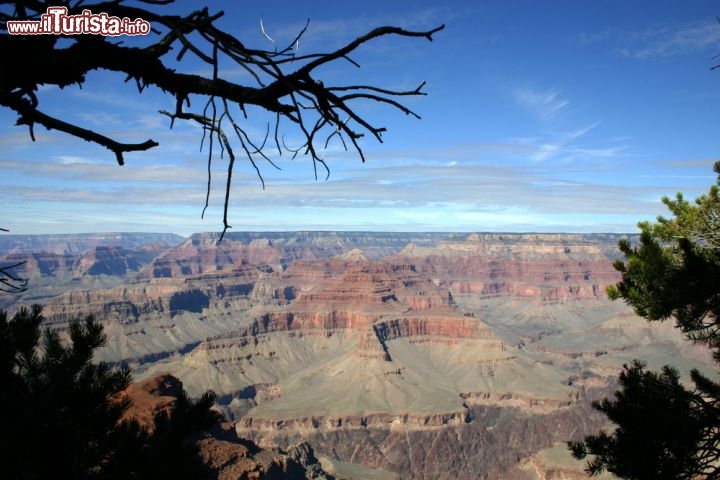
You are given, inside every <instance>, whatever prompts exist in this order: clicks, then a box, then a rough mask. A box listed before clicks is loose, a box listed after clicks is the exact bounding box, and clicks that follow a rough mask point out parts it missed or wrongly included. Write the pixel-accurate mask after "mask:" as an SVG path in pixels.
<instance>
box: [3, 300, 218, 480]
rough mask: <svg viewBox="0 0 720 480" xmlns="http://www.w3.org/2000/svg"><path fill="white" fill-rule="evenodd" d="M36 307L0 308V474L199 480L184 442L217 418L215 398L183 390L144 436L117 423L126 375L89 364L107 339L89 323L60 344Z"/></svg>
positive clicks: (125, 401)
mask: <svg viewBox="0 0 720 480" xmlns="http://www.w3.org/2000/svg"><path fill="white" fill-rule="evenodd" d="M42 322H43V317H42V313H41V308H40V307H39V306H33V307H32V308H31V309H26V308H22V309H20V310H19V311H18V312H17V313H15V315H14V316H13V317H12V318H10V319H8V315H7V313H6V312H4V311H0V425H2V435H0V472H2V476H3V478H11V479H47V478H63V479H65V478H67V479H90V478H108V479H112V478H117V479H121V478H123V479H125V478H137V479H141V478H156V479H158V478H170V475H172V478H188V479H190V478H202V477H203V475H204V474H206V468H205V466H204V465H203V464H202V463H201V462H200V461H199V458H198V455H197V450H196V448H195V446H194V443H193V442H192V438H193V435H195V434H196V433H197V432H198V431H200V430H203V429H206V428H208V427H209V426H210V425H212V423H214V422H216V421H217V420H218V415H217V414H216V413H215V412H214V411H212V410H210V407H211V406H212V404H213V402H214V400H215V395H214V393H212V392H207V393H206V394H205V395H203V397H201V398H200V399H199V400H198V401H196V402H193V401H191V400H190V399H188V398H187V395H186V394H185V392H184V391H183V392H182V393H181V395H180V396H179V398H178V400H177V402H176V403H175V405H174V406H173V408H171V409H170V410H169V411H168V412H160V413H158V414H157V415H156V417H155V425H154V427H153V429H152V430H151V431H149V430H148V429H145V428H143V427H141V426H140V425H139V424H138V423H137V422H136V421H135V420H132V419H130V420H128V419H123V414H124V413H125V412H126V410H127V409H128V408H129V406H130V405H131V399H130V398H129V397H128V396H127V395H125V394H124V393H123V391H124V390H125V389H126V387H127V386H128V385H129V384H130V382H131V380H132V377H131V373H130V370H129V368H127V367H122V368H111V367H110V366H109V365H108V364H106V363H104V362H97V363H94V362H93V354H94V352H95V351H96V350H97V349H98V348H100V347H102V346H103V345H104V344H105V342H106V336H105V334H104V333H103V328H102V325H101V324H100V323H99V322H97V321H96V320H95V319H94V318H93V317H92V316H88V317H86V318H84V319H77V320H74V321H72V322H70V325H69V328H68V330H67V336H68V340H67V341H63V339H62V338H61V335H60V334H59V333H58V332H56V331H53V330H51V329H49V328H46V329H44V330H42V329H41V324H42Z"/></svg>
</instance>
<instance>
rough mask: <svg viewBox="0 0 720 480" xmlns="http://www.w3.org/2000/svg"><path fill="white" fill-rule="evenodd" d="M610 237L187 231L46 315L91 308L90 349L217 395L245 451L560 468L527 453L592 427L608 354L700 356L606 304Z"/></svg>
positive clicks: (608, 380)
mask: <svg viewBox="0 0 720 480" xmlns="http://www.w3.org/2000/svg"><path fill="white" fill-rule="evenodd" d="M617 239H618V238H617V236H606V235H592V236H585V235H582V236H580V235H499V234H488V235H466V234H453V235H451V234H417V235H416V234H387V235H386V234H371V233H330V234H321V233H307V232H305V233H304V232H299V233H285V234H278V233H275V234H263V233H253V234H231V235H230V237H228V238H227V239H226V240H224V241H223V243H221V244H219V245H218V244H217V243H216V241H215V240H216V238H214V237H213V236H212V235H207V234H202V235H195V236H193V237H191V238H190V239H188V240H186V241H185V242H183V243H181V244H180V245H178V246H176V247H173V248H170V249H167V250H164V251H162V252H160V253H159V254H157V255H156V256H155V258H153V259H152V260H151V261H149V262H147V263H145V264H144V266H142V267H140V270H139V273H138V274H137V275H136V276H135V277H134V278H133V280H132V281H130V282H126V283H125V284H123V285H114V286H112V285H111V286H110V287H108V288H103V289H82V288H81V289H77V290H71V291H68V292H66V293H64V294H63V295H60V296H58V297H56V298H54V299H53V300H51V301H50V302H48V305H47V306H46V310H45V313H46V315H47V317H48V323H49V324H51V325H52V326H53V327H54V328H62V327H63V325H65V324H66V322H67V321H68V320H69V319H71V318H73V317H74V316H77V315H79V314H86V313H96V314H97V315H98V316H99V317H100V318H101V319H102V320H103V321H104V322H105V325H106V332H107V333H108V335H109V342H108V346H107V347H106V348H105V349H104V350H103V351H101V352H99V358H102V359H105V360H110V361H123V362H129V363H131V364H132V365H133V367H134V369H135V371H136V372H137V375H139V376H140V377H152V376H155V375H157V374H159V373H161V372H167V371H170V372H172V373H173V374H174V375H176V376H177V377H178V378H181V379H182V381H183V383H184V384H185V386H186V388H187V389H188V390H190V392H191V394H194V395H196V394H199V393H200V392H202V391H204V390H205V389H207V388H212V389H214V390H215V391H217V392H218V393H219V394H220V404H219V407H220V408H222V409H223V411H224V412H226V413H227V414H228V418H230V419H232V420H233V422H234V426H233V429H232V432H231V433H229V434H231V435H239V436H240V437H242V438H248V439H251V440H252V441H253V442H255V443H256V444H258V445H260V446H262V447H279V448H283V449H285V450H287V449H289V448H290V447H292V446H293V445H296V444H298V443H299V442H303V441H304V442H308V444H309V445H311V446H312V448H313V449H314V450H315V451H316V452H317V454H318V456H323V457H325V458H327V459H328V461H330V462H331V463H332V462H335V463H337V465H341V466H343V468H347V469H348V471H355V470H354V469H356V468H358V469H359V468H361V467H359V466H358V465H360V464H363V465H365V466H369V467H373V468H382V469H384V472H385V473H387V474H388V475H390V476H392V475H393V474H396V475H397V476H398V477H399V478H419V479H423V478H427V479H433V478H438V477H439V476H447V477H450V478H461V479H462V478H505V479H519V480H530V479H536V478H543V476H545V477H548V476H550V478H553V476H554V478H573V475H575V474H576V473H578V474H579V473H580V472H581V470H582V464H580V463H577V464H576V467H577V468H576V469H574V467H573V465H572V464H570V465H568V464H563V465H559V464H555V463H554V462H555V461H554V460H553V458H554V457H553V456H552V455H551V456H548V455H541V454H540V452H542V451H545V449H549V448H553V445H557V444H558V443H562V442H564V441H566V440H568V439H571V438H579V437H581V436H582V435H584V434H586V433H590V432H594V431H596V430H597V429H598V428H599V427H600V426H601V423H602V421H603V419H602V418H600V417H598V416H594V415H593V413H592V410H591V409H590V407H589V402H590V401H591V400H592V399H594V398H599V397H601V396H604V395H609V394H611V393H612V391H613V387H614V384H613V380H614V379H615V378H616V377H617V373H618V371H619V370H620V368H621V366H622V364H623V363H627V362H628V361H631V360H632V359H634V358H643V359H650V360H651V361H654V362H656V363H655V364H651V365H650V367H651V368H657V367H658V366H661V365H662V363H663V362H669V363H673V364H675V365H678V366H679V367H680V369H681V370H683V371H684V370H687V369H689V367H690V366H698V365H700V366H702V365H706V366H710V367H712V365H713V363H712V361H711V359H710V358H709V356H708V355H706V353H707V352H704V351H703V350H702V349H693V347H692V346H690V345H688V344H687V343H686V342H685V341H684V340H683V338H682V336H681V335H680V334H678V332H677V331H675V330H674V329H673V328H672V326H670V325H656V324H653V325H648V324H646V323H645V322H643V321H642V320H638V319H637V318H636V317H634V316H633V315H632V313H631V312H630V311H629V310H628V308H627V307H626V306H624V305H623V304H621V303H610V302H609V301H608V300H607V299H606V298H605V293H604V292H605V286H606V285H607V284H609V283H614V282H616V281H617V280H618V278H619V277H618V276H617V272H615V271H614V270H613V269H612V266H611V260H612V258H611V257H612V255H611V254H610V252H612V251H614V250H615V245H616V243H617ZM108 258H114V257H112V256H109V257H108ZM106 263H109V264H112V262H106ZM126 263H127V265H129V263H128V262H126ZM94 264H97V265H103V263H102V262H94V263H93V265H94ZM72 268H74V269H78V268H79V267H75V266H74V267H72ZM98 268H100V267H98ZM85 271H88V269H87V268H86V269H85ZM91 276H92V275H89V274H85V277H83V278H89V277H91ZM105 277H107V275H102V274H101V275H95V276H94V277H93V278H105ZM658 364H659V365H658ZM234 432H237V434H236V433H234ZM217 458H224V457H222V455H220V456H219V457H217ZM224 461H225V460H217V462H219V463H223V462H224ZM383 475H384V474H383Z"/></svg>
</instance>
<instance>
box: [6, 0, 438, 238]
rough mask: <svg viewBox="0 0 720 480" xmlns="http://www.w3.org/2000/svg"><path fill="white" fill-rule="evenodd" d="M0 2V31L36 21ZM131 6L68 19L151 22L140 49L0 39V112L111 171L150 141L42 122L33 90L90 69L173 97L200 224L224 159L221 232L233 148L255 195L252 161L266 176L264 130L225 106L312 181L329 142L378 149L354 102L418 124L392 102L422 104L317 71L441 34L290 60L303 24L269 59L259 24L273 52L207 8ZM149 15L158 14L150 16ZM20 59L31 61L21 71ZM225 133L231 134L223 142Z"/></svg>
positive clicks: (51, 38)
mask: <svg viewBox="0 0 720 480" xmlns="http://www.w3.org/2000/svg"><path fill="white" fill-rule="evenodd" d="M2 3H9V4H10V5H13V6H14V7H15V8H14V10H13V12H12V13H10V12H5V11H1V10H0V27H5V30H7V22H8V21H13V20H33V19H39V18H40V15H42V14H43V13H45V12H46V9H47V4H46V3H45V2H40V1H37V0H22V1H21V0H18V1H15V2H2ZM2 3H0V5H1V4H2ZM140 3H141V4H145V5H146V6H147V8H139V7H135V6H131V5H126V3H125V1H124V0H113V1H106V2H98V3H93V4H87V3H84V2H81V1H78V2H76V3H74V4H72V5H68V15H78V14H81V13H82V11H83V10H86V9H87V10H90V11H92V12H93V13H106V14H108V15H109V16H116V17H119V18H124V17H127V18H131V19H136V18H141V19H144V20H146V21H148V22H150V23H151V26H152V32H153V33H152V35H148V36H147V37H146V38H142V39H141V40H146V41H147V44H146V45H144V46H142V47H130V46H127V45H124V44H123V43H122V42H117V41H115V40H114V39H112V38H108V37H103V36H100V35H74V36H73V37H72V39H73V43H72V44H71V45H70V46H67V47H64V48H62V47H60V46H58V42H57V40H58V38H60V36H55V35H34V36H29V35H10V34H9V33H0V50H1V51H3V55H4V59H3V60H4V61H5V63H6V64H7V65H23V68H12V69H6V71H5V72H4V73H3V75H1V76H0V105H2V106H5V107H8V108H10V109H12V110H14V111H15V112H16V113H17V114H18V120H17V123H18V124H19V125H27V126H28V127H29V129H30V135H31V138H33V139H34V131H33V127H34V126H35V125H42V126H44V127H46V128H48V129H55V130H59V131H62V132H65V133H68V134H70V135H73V136H75V137H78V138H81V139H83V140H86V141H89V142H93V143H96V144H98V145H101V146H104V147H105V148H108V149H109V150H110V151H112V152H113V153H114V154H115V157H116V159H117V161H118V163H119V164H120V165H123V163H124V154H125V153H128V152H135V151H142V150H148V149H150V148H153V147H155V146H157V145H158V144H157V142H155V141H153V140H145V141H142V142H139V143H132V142H130V143H127V142H120V141H117V140H114V139H111V138H109V137H107V136H105V135H103V134H101V133H98V132H95V131H93V130H90V129H86V128H83V127H80V126H77V125H73V124H71V123H68V122H66V121H64V120H61V119H59V118H55V117H53V116H50V115H48V114H46V113H43V112H42V111H41V110H39V102H38V99H37V96H36V95H35V92H37V91H38V88H39V87H40V86H41V85H55V86H58V87H60V88H63V87H65V86H69V85H83V84H84V82H85V79H86V75H87V73H88V72H90V71H92V70H97V69H100V70H107V71H113V72H119V73H122V74H124V75H125V76H126V81H133V82H134V83H135V84H136V86H137V88H138V92H143V91H144V89H145V88H147V87H148V86H155V87H158V88H160V89H162V90H163V91H164V92H166V93H168V95H171V96H172V97H173V99H174V103H175V109H174V112H172V113H169V112H168V111H167V110H163V111H162V112H161V113H162V114H163V115H166V116H168V117H169V118H170V119H171V126H172V125H173V123H174V121H175V120H186V121H191V122H195V123H197V124H198V125H200V126H201V128H202V129H203V137H202V140H201V145H202V144H204V143H205V140H207V142H208V150H209V152H208V156H207V162H208V184H207V188H208V191H207V195H206V202H205V207H204V208H203V215H204V213H205V210H206V209H207V207H208V204H209V201H210V195H209V193H210V190H209V189H210V187H211V181H210V180H211V179H210V171H211V169H210V166H211V162H212V160H213V154H214V151H215V150H216V148H215V147H216V146H219V147H220V154H221V155H220V157H221V158H223V157H224V155H225V154H227V162H228V164H227V168H228V170H227V172H228V180H227V183H226V186H225V200H224V206H223V225H224V230H223V233H224V232H225V231H227V229H228V228H230V226H229V224H228V210H229V206H230V190H231V177H232V173H233V169H234V166H235V160H236V159H237V157H236V155H235V152H234V150H233V144H235V146H236V147H239V148H236V150H238V151H242V152H243V156H244V157H245V158H246V159H247V160H248V161H249V162H250V164H251V165H252V167H253V169H254V170H255V171H256V173H257V175H258V177H259V178H260V181H261V182H262V183H263V186H264V180H263V177H262V173H261V170H260V168H259V166H258V164H259V162H260V161H263V162H269V163H270V164H271V166H275V167H276V165H275V164H274V163H273V162H272V161H271V159H270V158H269V156H268V155H267V154H266V153H264V149H265V147H266V143H267V139H268V137H269V132H270V129H271V127H270V125H268V127H267V129H266V134H265V137H264V138H263V139H262V140H260V139H258V140H257V141H256V140H253V139H252V138H251V136H250V135H249V133H248V130H247V127H246V126H245V125H244V124H243V123H241V122H239V121H237V120H236V119H235V116H234V114H233V111H232V110H233V109H234V108H235V106H237V108H239V110H240V112H241V113H242V116H243V120H245V119H246V118H247V113H246V109H245V107H246V106H247V105H255V106H257V107H260V108H261V109H264V110H266V111H267V112H270V113H274V114H275V115H274V117H275V119H274V122H275V124H274V125H273V127H272V131H273V140H274V143H275V147H276V148H277V150H278V152H279V154H282V153H283V152H287V153H289V154H291V155H292V156H296V155H298V154H303V155H306V156H309V157H310V159H311V160H312V162H313V168H314V170H315V175H316V178H317V166H318V165H320V166H322V167H323V168H324V169H325V171H326V173H327V174H329V169H328V166H327V164H326V162H325V160H324V152H325V150H326V148H327V146H328V143H329V141H330V140H331V139H338V140H339V141H341V142H342V145H343V147H344V148H345V149H347V147H348V145H352V147H353V149H354V150H355V152H356V153H357V155H358V156H359V157H360V159H361V160H362V161H363V162H364V161H365V155H364V152H363V149H362V146H361V145H360V143H359V140H360V139H361V138H363V137H364V136H365V135H366V134H369V136H371V137H373V138H374V139H375V140H377V141H379V142H382V134H383V133H384V132H385V131H386V128H385V127H383V126H378V125H375V124H374V123H373V122H372V121H371V120H370V119H368V118H365V117H364V116H362V115H361V114H359V113H358V112H357V110H355V108H354V104H355V102H357V101H361V102H362V101H372V102H377V103H380V104H383V105H386V106H388V107H389V108H391V109H395V110H399V111H401V112H403V113H405V114H406V115H410V116H413V117H415V118H420V116H419V115H418V114H416V113H415V112H414V111H412V110H410V109H409V108H407V107H406V106H404V105H403V104H402V103H401V102H400V101H399V100H398V99H399V98H401V97H407V96H422V95H425V92H423V91H422V88H423V87H424V86H425V82H422V83H420V85H419V86H418V87H417V88H415V89H413V90H392V89H388V88H382V87H380V86H374V85H325V83H324V82H323V81H321V80H320V79H319V78H318V75H319V74H318V71H319V68H320V67H322V66H324V65H327V64H328V63H331V62H335V61H338V60H342V61H347V62H349V63H350V64H351V65H353V66H354V67H359V66H360V65H359V64H358V63H357V62H355V61H354V60H352V59H351V58H350V55H351V54H352V53H353V52H355V51H356V50H358V49H359V48H360V47H362V46H363V45H364V44H366V43H368V42H371V41H373V40H375V39H378V38H380V37H383V36H396V37H409V38H424V39H426V40H430V41H432V40H433V35H434V34H435V33H437V32H439V31H441V30H442V29H443V28H444V25H441V26H438V27H436V28H433V29H430V30H426V31H412V30H406V29H403V28H399V27H393V26H384V27H379V28H375V29H373V30H371V31H369V32H368V33H366V34H364V35H361V36H359V37H357V38H355V39H354V40H351V41H349V42H348V43H347V44H345V45H344V46H342V47H340V48H338V49H336V50H334V51H330V52H314V53H308V54H303V55H299V54H298V51H297V49H298V46H299V44H300V41H301V40H302V37H303V35H304V34H305V33H306V32H307V31H308V29H310V28H311V25H310V23H309V21H308V22H307V23H306V24H305V26H304V27H303V28H302V29H301V30H300V31H299V32H298V34H297V35H296V36H295V38H294V39H293V41H292V42H290V43H289V44H288V46H287V47H285V48H282V49H280V50H278V49H277V44H276V43H275V41H274V40H273V39H272V37H271V36H270V34H269V33H268V31H267V30H266V29H265V25H264V23H263V22H262V19H261V20H260V29H259V30H260V31H259V36H264V37H267V39H268V40H270V41H271V42H272V45H273V50H266V49H253V48H248V47H246V46H245V45H244V44H243V43H242V42H241V41H240V40H239V39H237V38H235V37H233V36H232V35H230V34H229V33H227V32H225V31H223V30H221V29H220V28H218V27H217V26H216V21H217V20H218V19H220V18H221V17H222V16H223V12H222V11H220V12H217V13H214V14H211V13H209V11H208V9H207V8H203V9H200V10H196V11H194V12H192V13H190V14H189V15H186V16H178V15H167V14H162V13H157V12H158V11H159V10H160V9H161V8H162V6H164V5H167V4H169V3H172V0H141V1H140ZM155 6H158V7H157V8H154V9H150V8H151V7H155ZM173 51H174V52H175V59H177V60H182V59H183V58H184V56H185V55H186V54H188V53H189V54H191V55H193V56H194V57H196V58H197V59H198V60H199V61H200V62H203V63H205V64H207V65H209V66H210V67H211V68H212V72H213V73H212V76H208V77H204V76H201V75H196V74H187V73H182V72H178V71H176V70H175V69H174V68H170V67H169V66H167V61H168V59H167V57H168V56H169V54H170V53H171V52H173ZM28 58H32V60H33V61H32V62H27V61H26V60H27V59H28ZM226 62H231V63H232V64H234V65H237V66H239V67H241V68H242V69H244V70H245V71H246V72H247V73H249V74H250V77H251V79H252V81H253V82H254V85H252V86H248V85H240V84H238V83H235V82H232V81H229V80H226V79H223V78H221V77H219V75H218V70H219V66H220V64H221V63H223V64H224V63H226ZM196 96H200V97H204V98H205V99H206V100H205V101H203V102H201V104H204V105H205V106H204V108H203V109H202V110H200V111H193V110H192V109H191V108H190V105H191V101H190V100H191V98H194V97H196ZM216 102H217V103H216ZM281 121H283V127H284V128H287V127H295V128H297V130H298V131H299V132H300V134H301V138H302V139H303V140H302V142H301V144H300V145H299V146H297V147H287V146H286V145H285V142H284V141H282V140H281V138H280V133H279V132H280V123H281ZM226 132H234V134H235V135H234V136H233V140H232V142H231V140H230V139H229V137H228V135H227V133H226ZM348 140H349V141H348Z"/></svg>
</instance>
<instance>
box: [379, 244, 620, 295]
mask: <svg viewBox="0 0 720 480" xmlns="http://www.w3.org/2000/svg"><path fill="white" fill-rule="evenodd" d="M607 253H608V245H607V241H605V243H603V240H602V239H599V240H597V241H594V240H593V239H592V238H589V237H587V236H582V235H566V234H557V235H555V234H537V235H499V234H485V235H478V234H472V235H470V236H468V237H467V238H465V239H458V240H452V241H441V242H438V243H437V244H436V245H435V246H429V247H428V246H417V245H414V244H409V245H407V246H406V247H405V248H404V249H403V250H402V251H400V252H399V253H398V255H397V256H396V257H395V258H394V259H392V260H393V261H397V262H411V263H413V264H414V265H415V267H416V269H417V271H418V272H420V273H423V274H426V275H428V276H430V277H431V278H433V280H434V281H435V282H436V283H439V284H442V285H445V286H446V287H448V288H449V289H450V290H451V291H453V292H455V293H458V294H473V295H481V296H486V297H493V296H514V297H526V298H536V299H538V300H540V301H542V302H545V303H558V302H563V301H565V300H568V299H577V298H601V297H604V295H605V287H606V286H607V285H609V284H613V283H616V282H617V281H619V279H620V277H619V274H618V272H617V271H615V269H614V268H613V267H612V259H611V258H609V257H608V255H607ZM388 260H390V259H388Z"/></svg>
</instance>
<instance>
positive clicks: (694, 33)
mask: <svg viewBox="0 0 720 480" xmlns="http://www.w3.org/2000/svg"><path fill="white" fill-rule="evenodd" d="M706 49H714V50H718V49H720V25H718V24H717V23H709V24H703V25H690V26H688V25H685V26H677V27H674V28H671V27H663V28H657V29H651V30H644V31H640V32H635V33H633V34H632V37H631V38H630V39H629V45H627V46H626V47H625V48H623V50H622V53H623V54H624V55H626V56H629V57H634V58H651V57H668V56H673V55H684V54H689V53H695V52H699V51H703V50H706Z"/></svg>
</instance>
